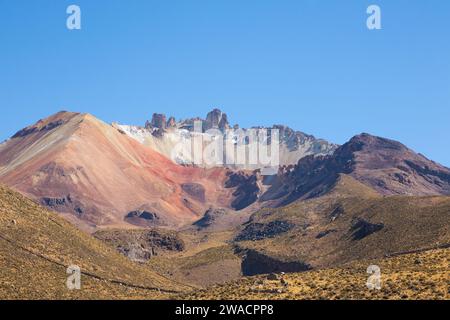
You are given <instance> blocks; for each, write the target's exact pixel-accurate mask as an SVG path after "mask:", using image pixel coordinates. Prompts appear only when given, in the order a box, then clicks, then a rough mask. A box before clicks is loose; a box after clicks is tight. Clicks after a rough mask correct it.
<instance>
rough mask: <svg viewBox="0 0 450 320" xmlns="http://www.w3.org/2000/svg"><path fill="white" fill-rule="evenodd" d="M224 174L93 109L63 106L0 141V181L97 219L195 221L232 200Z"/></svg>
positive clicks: (78, 216)
mask: <svg viewBox="0 0 450 320" xmlns="http://www.w3.org/2000/svg"><path fill="white" fill-rule="evenodd" d="M226 174H227V171H226V170H225V169H222V168H216V169H208V170H205V169H201V168H195V167H184V166H179V165H176V164H174V163H173V162H171V161H170V160H169V159H167V158H166V157H164V156H163V155H161V154H159V153H157V152H155V151H154V150H152V149H150V148H147V147H145V146H143V145H141V144H140V143H138V142H136V141H135V140H133V139H131V138H129V137H128V136H126V135H125V134H122V133H121V132H119V131H118V130H117V129H115V128H113V127H112V126H110V125H108V124H106V123H104V122H102V121H100V120H98V119H96V118H95V117H93V116H92V115H89V114H79V113H71V112H59V113H57V114H55V115H53V116H51V117H49V118H47V119H44V120H40V121H39V122H37V123H36V124H35V125H32V126H30V127H27V128H25V129H23V130H21V131H19V132H18V133H16V134H15V135H14V136H13V137H12V138H11V139H10V140H8V141H6V142H5V143H3V144H1V145H0V181H1V182H3V183H5V184H7V185H9V186H11V187H13V188H15V189H17V190H19V191H21V192H22V193H24V194H26V195H29V196H31V197H32V198H34V199H36V200H38V201H39V202H41V203H42V204H44V205H46V206H48V207H51V208H53V209H54V210H57V211H59V212H62V213H70V214H71V215H67V217H70V219H72V220H74V221H77V222H80V221H83V223H85V222H87V223H88V224H90V225H92V226H104V225H110V226H127V225H129V226H131V224H129V223H132V224H137V225H141V226H145V225H169V226H179V225H182V224H184V223H190V222H193V221H195V220H197V219H199V218H200V217H201V215H202V214H203V213H204V212H205V211H206V210H207V209H208V208H209V207H210V206H211V205H213V206H221V207H229V205H230V203H231V201H232V195H231V194H232V192H233V190H232V189H227V188H225V187H224V185H225V180H226V179H227V176H226ZM74 217H75V218H74ZM128 222H129V223H128Z"/></svg>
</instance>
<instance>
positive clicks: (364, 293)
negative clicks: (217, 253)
mask: <svg viewBox="0 0 450 320" xmlns="http://www.w3.org/2000/svg"><path fill="white" fill-rule="evenodd" d="M449 260H450V249H440V250H431V251H426V252H419V253H412V254H405V255H400V256H396V257H393V258H389V259H377V260H363V261H358V262H354V263H351V264H348V265H346V266H342V267H339V268H333V269H324V270H317V271H309V272H303V273H291V274H286V275H281V276H280V275H278V276H274V275H272V276H269V277H268V276H267V275H266V276H255V277H248V278H244V279H240V280H238V281H233V282H230V283H227V284H224V285H218V286H214V287H211V288H209V289H206V290H201V291H197V292H194V293H190V294H188V295H183V296H182V298H185V299H186V298H187V299H248V300H259V299H268V300H275V299H289V300H303V299H334V300H335V299H368V300H370V299H376V300H379V299H395V300H405V299H450V293H449V291H448V290H449V287H448V285H449V284H448V280H449V279H450V264H449ZM370 265H377V266H378V267H379V268H380V270H381V289H380V290H377V289H374V290H369V289H368V288H367V286H366V282H367V279H368V277H369V276H370V274H368V273H367V268H368V266H370Z"/></svg>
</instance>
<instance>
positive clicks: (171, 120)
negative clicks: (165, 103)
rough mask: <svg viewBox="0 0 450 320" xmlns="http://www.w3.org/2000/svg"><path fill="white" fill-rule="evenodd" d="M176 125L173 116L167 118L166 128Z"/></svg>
mask: <svg viewBox="0 0 450 320" xmlns="http://www.w3.org/2000/svg"><path fill="white" fill-rule="evenodd" d="M176 126H177V122H176V121H175V118H174V117H170V118H169V120H167V128H175V127H176Z"/></svg>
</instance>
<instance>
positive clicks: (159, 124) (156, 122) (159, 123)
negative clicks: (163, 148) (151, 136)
mask: <svg viewBox="0 0 450 320" xmlns="http://www.w3.org/2000/svg"><path fill="white" fill-rule="evenodd" d="M166 123H167V121H166V115H165V114H162V113H154V114H153V116H152V121H151V125H152V127H153V128H158V129H163V130H164V129H165V128H166Z"/></svg>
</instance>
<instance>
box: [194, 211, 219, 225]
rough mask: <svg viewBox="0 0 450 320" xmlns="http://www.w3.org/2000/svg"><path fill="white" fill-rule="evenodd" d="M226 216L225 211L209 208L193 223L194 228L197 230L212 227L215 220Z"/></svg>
mask: <svg viewBox="0 0 450 320" xmlns="http://www.w3.org/2000/svg"><path fill="white" fill-rule="evenodd" d="M226 214H227V211H226V210H225V209H216V208H209V209H208V210H206V212H205V214H204V216H203V217H202V218H201V219H200V220H198V221H196V222H195V223H194V226H196V227H198V228H199V229H205V228H208V227H210V226H212V225H213V224H214V222H215V221H216V220H217V219H220V218H221V217H224V216H225V215H226Z"/></svg>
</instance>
